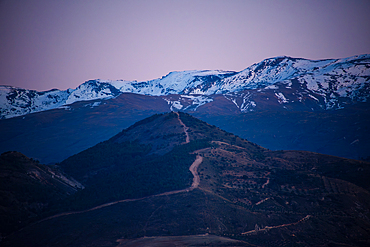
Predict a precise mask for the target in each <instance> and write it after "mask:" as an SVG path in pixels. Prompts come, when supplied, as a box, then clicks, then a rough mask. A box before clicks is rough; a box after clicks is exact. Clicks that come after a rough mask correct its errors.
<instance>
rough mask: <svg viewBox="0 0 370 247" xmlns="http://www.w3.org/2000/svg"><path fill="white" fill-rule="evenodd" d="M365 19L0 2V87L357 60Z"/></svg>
mask: <svg viewBox="0 0 370 247" xmlns="http://www.w3.org/2000/svg"><path fill="white" fill-rule="evenodd" d="M369 13H370V1H369V0H366V1H361V0H348V1H347V0H346V1H342V0H330V1H329V0H327V1H324V0H319V1H316V0H309V1H308V0H307V1H306V0H305V1H299V0H294V1H293V0H282V1H278V0H271V1H263V0H262V1H261V0H258V1H257V0H256V1H248V0H244V1H238V0H229V1H218V0H194V1H193V0H183V1H176V0H168V1H166V0H163V1H162V0H158V1H156V0H147V1H141V0H133V1H124V0H116V1H114V0H106V1H105V0H99V1H93V0H85V1H79V0H63V1H57V0H12V1H7V0H0V85H11V86H17V87H22V88H27V89H36V90H48V89H52V88H58V89H67V88H75V87H77V86H78V85H79V84H82V83H83V82H84V81H86V80H89V79H111V80H118V79H124V80H138V81H143V80H150V79H155V78H159V77H162V76H163V75H166V74H167V73H168V72H171V71H182V70H195V69H196V70H201V69H222V70H233V71H240V70H243V69H245V68H247V67H248V66H250V65H252V64H253V63H257V62H260V61H261V60H263V59H265V58H269V57H274V56H281V55H287V56H292V57H303V58H308V59H323V58H341V57H348V56H352V55H358V54H365V53H370V14H369Z"/></svg>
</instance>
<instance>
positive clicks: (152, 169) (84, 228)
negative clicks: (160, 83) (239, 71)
mask: <svg viewBox="0 0 370 247" xmlns="http://www.w3.org/2000/svg"><path fill="white" fill-rule="evenodd" d="M196 157H202V159H201V162H200V164H198V165H199V167H197V168H196V170H195V173H197V174H198V176H199V179H200V181H199V186H197V187H196V188H194V189H192V190H190V189H188V190H187V189H186V188H189V186H190V184H191V182H192V180H193V179H194V178H195V177H196V175H194V174H192V173H191V172H190V171H189V166H190V165H191V164H192V163H193V162H194V161H195V160H196ZM60 166H61V168H63V169H64V170H65V171H66V172H68V173H69V174H71V175H73V176H74V177H76V178H78V179H79V180H80V181H81V182H82V183H83V184H84V185H85V186H86V188H85V189H84V190H81V191H80V192H77V193H76V194H74V195H73V196H72V197H70V199H69V200H72V202H74V204H73V206H80V207H81V208H86V207H87V210H81V211H76V212H69V213H66V214H60V215H56V216H55V217H50V218H48V219H45V220H43V221H40V222H38V223H36V224H34V225H32V226H30V227H26V228H24V229H23V230H22V231H19V232H16V233H14V234H13V235H11V236H9V237H8V238H6V239H5V241H4V242H3V245H4V246H22V245H25V244H27V246H56V245H59V246H65V245H69V246H103V245H104V246H117V242H119V243H121V246H124V244H125V243H127V244H128V243H130V242H131V243H140V242H143V241H144V242H145V243H146V244H150V243H153V242H152V241H157V243H158V241H169V242H170V243H171V244H174V242H173V241H179V240H178V237H177V238H174V237H169V238H167V236H183V235H187V236H188V237H187V241H198V243H199V239H198V238H199V236H202V240H203V241H204V242H206V243H210V242H211V241H214V239H215V236H222V237H228V238H236V239H238V240H240V241H239V242H235V241H234V242H233V241H232V240H227V238H225V239H226V240H225V239H222V241H226V242H227V243H228V244H230V245H237V246H251V245H252V246H291V245H301V246H332V245H339V246H340V245H346V246H367V245H368V244H369V243H370V242H369V239H370V224H369V221H368V218H369V217H370V200H369V198H370V194H369V190H370V183H369V180H368V177H369V175H370V163H368V162H361V161H355V160H349V159H343V158H338V157H333V156H328V155H322V154H317V153H311V152H304V151H270V150H267V149H265V148H262V147H260V146H258V145H256V144H254V143H251V142H249V141H247V140H243V139H241V138H239V137H237V136H235V135H233V134H230V133H227V132H225V131H222V130H220V129H218V128H217V127H215V126H212V125H209V124H207V123H205V122H202V121H200V120H198V119H196V118H194V117H192V116H190V115H188V114H185V113H181V112H180V113H167V114H158V115H154V116H152V117H150V118H147V119H144V120H143V121H140V122H138V123H136V124H135V125H133V126H131V127H129V128H127V129H125V130H123V131H122V132H121V133H119V134H117V135H116V136H114V137H112V138H111V139H109V140H107V141H105V142H102V143H100V144H98V145H96V146H94V147H92V148H90V149H87V150H86V151H83V152H81V153H79V154H76V155H74V156H72V157H70V158H68V159H66V160H65V161H63V162H62V163H61V164H60ZM193 176H194V178H193ZM179 189H180V190H179ZM172 190H175V192H173V191H172ZM165 192H169V193H165ZM118 193H120V194H118ZM158 193H159V194H158ZM111 196H113V197H111ZM114 196H116V198H114ZM71 198H72V199H71ZM96 199H99V200H101V201H99V200H96ZM109 199H113V200H117V201H113V202H112V203H107V204H103V205H101V206H98V207H92V208H90V209H89V208H88V207H89V206H92V205H96V203H102V202H104V201H106V200H109ZM93 200H95V201H93ZM83 202H90V203H92V204H90V205H89V203H86V204H83ZM77 204H78V205H77ZM81 208H80V209H81ZM147 236H151V238H150V239H148V238H147ZM159 236H161V237H159ZM157 237H158V238H157ZM164 237H166V238H164ZM164 239H167V240H164ZM196 239H198V240H196ZM148 241H149V242H148ZM220 241H221V239H220ZM204 242H202V243H201V244H205V243H204ZM162 243H163V242H162ZM139 246H140V245H139ZM216 246H217V245H216Z"/></svg>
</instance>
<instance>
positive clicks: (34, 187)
mask: <svg viewBox="0 0 370 247" xmlns="http://www.w3.org/2000/svg"><path fill="white" fill-rule="evenodd" d="M83 188H84V187H83V186H82V185H81V184H80V183H79V182H77V181H76V180H74V179H72V178H70V177H66V176H65V175H64V174H62V173H61V172H60V171H58V170H57V169H54V168H53V167H48V166H45V165H42V164H39V163H38V162H37V161H35V160H33V159H29V158H28V157H26V156H24V155H23V154H21V153H18V152H7V153H3V154H1V156H0V196H1V201H0V208H1V210H0V221H1V222H2V223H1V226H0V235H4V234H9V233H10V232H12V231H14V230H16V229H18V228H20V227H21V226H25V225H26V224H28V223H29V222H32V221H34V220H35V219H39V218H40V217H41V216H42V215H43V214H44V213H45V212H48V211H50V209H51V208H52V207H54V206H55V205H56V204H58V203H60V200H61V199H65V198H67V197H68V196H69V195H71V194H73V193H75V192H76V191H77V190H79V189H83Z"/></svg>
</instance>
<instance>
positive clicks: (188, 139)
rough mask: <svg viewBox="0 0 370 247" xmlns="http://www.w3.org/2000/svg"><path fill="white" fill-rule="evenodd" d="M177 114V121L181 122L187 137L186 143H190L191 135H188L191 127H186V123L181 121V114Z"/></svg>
mask: <svg viewBox="0 0 370 247" xmlns="http://www.w3.org/2000/svg"><path fill="white" fill-rule="evenodd" d="M175 114H176V115H177V119H178V120H179V122H180V124H181V125H182V126H183V128H184V133H185V135H186V140H185V143H189V142H190V137H189V133H188V130H189V127H186V125H185V124H184V122H183V121H182V120H181V118H180V114H179V113H178V112H175Z"/></svg>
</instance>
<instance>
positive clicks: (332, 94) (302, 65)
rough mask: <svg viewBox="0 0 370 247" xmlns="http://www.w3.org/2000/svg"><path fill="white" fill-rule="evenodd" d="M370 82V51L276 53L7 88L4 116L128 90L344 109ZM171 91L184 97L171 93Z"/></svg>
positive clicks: (1, 104) (187, 98) (197, 100)
mask: <svg viewBox="0 0 370 247" xmlns="http://www.w3.org/2000/svg"><path fill="white" fill-rule="evenodd" d="M369 83H370V55H359V56H353V57H348V58H344V59H327V60H308V59H302V58H291V57H275V58H269V59H265V60H263V61H262V62H260V63H256V64H253V65H252V66H250V67H248V68H247V69H245V70H242V71H240V72H231V71H219V70H202V71H197V70H194V71H182V72H171V73H169V74H168V75H166V76H164V77H162V78H159V79H155V80H150V81H143V82H137V81H124V80H118V81H109V80H89V81H87V82H85V83H83V84H82V85H80V86H78V87H77V88H76V89H68V90H65V91H60V90H56V89H54V90H50V91H45V92H37V91H33V90H27V89H20V88H14V87H10V86H1V87H0V114H1V115H0V116H1V117H3V118H10V117H16V116H22V115H25V114H29V113H32V112H39V111H45V110H49V109H55V108H58V107H66V105H69V104H72V103H74V102H77V101H86V100H96V99H110V98H115V97H117V96H119V95H120V94H122V93H135V94H142V95H150V96H163V100H165V101H166V102H167V103H168V104H169V106H170V107H171V109H172V110H182V111H184V110H193V111H195V110H197V108H198V107H199V106H202V105H204V104H207V103H210V102H212V101H214V100H217V97H216V95H224V97H225V99H227V100H229V101H230V102H232V103H233V104H235V106H236V107H237V108H238V110H239V111H241V112H248V111H255V110H258V109H261V108H264V107H265V105H266V104H277V105H280V106H281V107H282V108H286V109H290V108H294V107H296V106H295V105H297V104H298V105H299V106H300V107H302V106H304V107H303V108H305V109H306V110H327V109H340V108H343V107H345V106H346V105H348V104H353V103H356V102H364V101H367V99H368V97H369V90H370V86H369V85H370V84H369ZM170 95H179V96H177V97H166V96H170ZM189 102H190V103H189ZM98 104H100V103H96V105H98Z"/></svg>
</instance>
